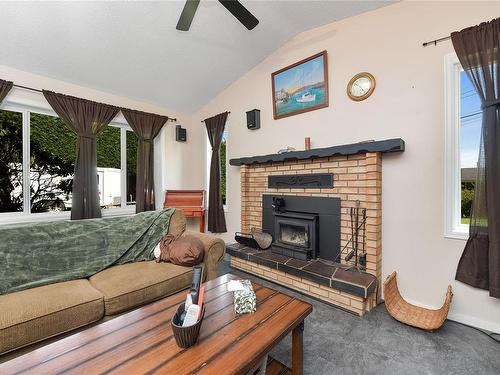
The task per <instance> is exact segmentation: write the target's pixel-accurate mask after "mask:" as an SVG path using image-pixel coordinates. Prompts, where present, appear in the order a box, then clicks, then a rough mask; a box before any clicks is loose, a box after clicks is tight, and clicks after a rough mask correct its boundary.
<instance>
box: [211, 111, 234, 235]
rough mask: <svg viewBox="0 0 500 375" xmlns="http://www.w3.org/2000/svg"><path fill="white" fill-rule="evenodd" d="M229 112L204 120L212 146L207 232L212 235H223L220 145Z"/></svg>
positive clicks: (224, 226) (224, 229)
mask: <svg viewBox="0 0 500 375" xmlns="http://www.w3.org/2000/svg"><path fill="white" fill-rule="evenodd" d="M228 114H229V112H224V113H220V114H218V115H216V116H214V117H210V118H207V119H206V120H205V126H206V127H207V134H208V139H209V141H210V145H211V146H212V159H211V161H210V183H209V184H210V185H209V190H208V230H209V231H210V232H213V233H225V232H227V229H226V218H225V217H224V207H223V205H222V197H221V191H220V154H219V152H220V144H221V142H222V136H223V134H224V127H225V126H226V120H227V115H228Z"/></svg>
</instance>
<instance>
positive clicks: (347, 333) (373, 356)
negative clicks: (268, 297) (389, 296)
mask: <svg viewBox="0 0 500 375" xmlns="http://www.w3.org/2000/svg"><path fill="white" fill-rule="evenodd" d="M226 273H233V274H236V275H238V276H241V277H243V278H248V279H251V280H253V281H257V282H259V283H260V284H262V285H265V286H270V287H273V288H275V289H278V290H280V291H283V292H285V293H288V294H290V295H293V296H295V297H298V298H300V299H302V300H304V301H307V302H309V303H311V304H312V305H313V312H312V313H311V315H309V317H308V318H307V319H306V322H305V330H304V372H305V374H311V375H312V374H314V375H322V374H325V375H326V374H328V375H330V374H339V375H342V374H349V375H350V374H357V375H358V374H454V375H457V374H475V375H479V374H492V375H493V374H494V375H499V374H500V344H499V343H497V342H495V341H494V340H493V339H491V338H490V337H488V336H487V335H485V334H483V333H481V332H479V331H477V330H476V329H473V328H471V327H467V326H464V325H462V324H459V323H456V322H452V321H446V322H445V324H444V325H443V327H442V328H441V329H440V330H439V331H437V332H434V333H430V332H426V331H422V330H419V329H416V328H413V327H409V326H406V325H404V324H401V323H399V322H397V321H396V320H394V319H393V318H392V317H390V316H389V314H388V313H387V311H386V310H385V307H384V305H383V304H381V305H379V306H377V307H376V308H375V309H374V310H372V311H371V312H370V313H368V314H366V315H365V316H364V317H362V318H360V317H358V316H355V315H353V314H350V313H347V312H345V311H342V310H340V309H337V308H335V307H332V306H330V305H327V304H325V303H322V302H319V301H316V300H313V299H310V298H307V297H306V296H304V295H302V294H299V293H295V292H293V291H291V290H290V289H286V288H283V287H280V286H278V285H276V284H272V283H270V282H267V281H265V280H262V279H259V278H257V277H254V276H252V275H249V274H247V273H244V272H240V271H238V270H234V269H232V268H231V267H230V265H229V263H228V262H227V261H225V262H222V263H221V264H220V267H219V274H220V275H222V274H226ZM270 354H271V356H273V357H274V358H276V359H278V360H279V361H281V362H282V363H284V364H286V365H288V366H291V337H290V335H289V336H288V337H286V338H285V339H284V340H283V341H282V342H281V343H280V344H279V345H278V346H277V347H276V348H274V350H273V351H272V352H271V353H270Z"/></svg>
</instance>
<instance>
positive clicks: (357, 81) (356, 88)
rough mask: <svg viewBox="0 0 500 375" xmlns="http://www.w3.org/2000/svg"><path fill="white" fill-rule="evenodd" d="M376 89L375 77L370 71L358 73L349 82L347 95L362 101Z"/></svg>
mask: <svg viewBox="0 0 500 375" xmlns="http://www.w3.org/2000/svg"><path fill="white" fill-rule="evenodd" d="M373 90H375V77H374V76H373V75H371V74H370V73H368V72H362V73H359V74H356V75H355V76H354V77H352V78H351V80H350V81H349V83H348V84H347V96H349V98H351V99H352V100H354V101H357V102H360V101H361V100H365V99H366V98H368V97H369V96H370V95H371V94H372V93H373Z"/></svg>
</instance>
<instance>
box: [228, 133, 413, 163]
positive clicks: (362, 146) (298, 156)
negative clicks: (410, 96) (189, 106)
mask: <svg viewBox="0 0 500 375" xmlns="http://www.w3.org/2000/svg"><path fill="white" fill-rule="evenodd" d="M404 150H405V142H404V141H403V140H402V139H401V138H394V139H386V140H383V141H370V142H359V143H351V144H348V145H340V146H333V147H325V148H315V149H312V150H306V151H290V152H284V153H282V154H269V155H260V156H249V157H245V158H237V159H231V160H229V164H230V165H237V166H240V165H244V164H262V163H271V162H280V161H290V160H305V159H314V158H326V157H330V156H339V155H341V156H345V155H355V154H360V153H366V152H402V151H404Z"/></svg>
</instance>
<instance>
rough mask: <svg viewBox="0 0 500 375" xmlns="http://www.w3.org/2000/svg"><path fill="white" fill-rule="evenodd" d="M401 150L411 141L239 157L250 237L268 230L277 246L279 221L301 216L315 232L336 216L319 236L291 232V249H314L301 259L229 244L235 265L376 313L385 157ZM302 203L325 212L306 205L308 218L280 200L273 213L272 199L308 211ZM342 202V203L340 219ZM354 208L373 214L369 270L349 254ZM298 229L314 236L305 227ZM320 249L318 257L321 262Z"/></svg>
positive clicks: (367, 233)
mask: <svg viewBox="0 0 500 375" xmlns="http://www.w3.org/2000/svg"><path fill="white" fill-rule="evenodd" d="M401 151H404V141H403V140H401V139H390V140H385V141H377V142H364V143H356V144H350V145H343V146H334V147H328V148H322V149H314V150H308V151H295V152H288V153H285V154H272V155H264V156H255V157H248V158H239V159H231V160H230V164H231V165H235V166H239V167H240V174H241V231H242V232H247V233H248V232H250V231H251V229H252V228H259V229H264V231H267V232H272V233H270V234H272V235H273V241H274V242H275V243H277V242H279V241H280V239H279V238H277V237H278V236H279V234H278V232H277V231H276V228H275V225H278V224H276V223H279V222H280V221H279V220H281V221H282V222H284V223H285V224H284V225H289V224H288V223H293V219H294V215H295V216H297V215H298V219H300V220H302V221H303V222H304V223H305V224H304V228H306V229H307V228H309V227H308V225H314V228H316V226H317V225H318V223H314V224H312V223H313V222H315V220H316V221H318V222H319V221H321V219H319V218H321V215H328V216H326V217H327V219H323V221H321V223H319V224H321V225H323V227H324V228H323V232H317V233H316V232H314V230H316V229H314V230H313V229H311V228H313V227H312V226H311V227H310V228H309V229H307V230H308V231H309V232H308V233H309V234H307V235H300V234H298V235H294V237H293V238H292V239H291V237H290V233H288V232H289V231H290V229H289V228H285V230H287V231H288V232H285V233H284V236H285V237H286V238H285V240H284V243H285V244H287V243H289V244H291V249H292V250H293V249H294V248H297V249H298V250H300V247H301V246H302V248H304V249H306V250H307V251H309V252H308V253H307V252H306V250H304V251H303V252H300V251H297V254H295V253H294V252H293V251H290V252H287V251H286V250H285V251H281V253H280V251H279V250H280V249H277V250H278V251H275V250H276V248H275V249H274V250H273V251H271V250H265V251H259V250H256V249H252V248H246V247H245V246H242V245H239V244H236V245H229V246H228V253H229V254H230V255H231V265H232V266H233V267H235V268H238V269H241V270H243V271H245V272H249V273H252V274H255V275H257V276H259V277H262V278H265V279H269V280H271V281H273V282H276V283H278V284H282V285H284V286H286V287H289V288H291V289H295V290H297V291H299V292H302V293H304V294H307V295H310V296H312V297H315V298H317V299H320V300H323V301H325V302H328V303H331V304H334V305H336V306H338V307H341V308H343V309H346V310H349V311H351V312H354V313H356V314H359V315H363V314H364V313H366V312H367V311H370V310H371V309H372V308H373V307H374V306H375V305H376V303H377V300H378V298H379V295H380V290H379V288H377V285H381V262H382V243H381V229H382V159H383V154H384V153H387V152H401ZM300 197H314V198H316V199H313V202H316V203H317V204H318V208H314V207H313V208H309V206H304V207H306V208H304V211H305V212H300V210H298V209H297V208H292V209H288V210H286V209H282V208H280V207H278V208H276V207H275V205H276V204H277V205H278V206H279V205H280V203H279V202H278V203H276V202H274V204H273V207H274V209H273V212H269V201H270V200H273V199H274V200H276V199H278V201H279V199H281V198H283V200H284V202H283V204H288V205H293V204H295V205H297V204H299V206H300V205H305V204H306V203H303V202H305V201H307V200H304V199H298V198H300ZM321 198H322V199H326V200H325V201H321ZM327 198H335V199H330V200H328V199H327ZM266 201H267V203H266ZM294 202H295V203H294ZM297 202H299V203H297ZM335 202H336V203H335ZM335 204H337V206H338V205H340V208H337V212H338V213H337V214H336V213H335V212H336V208H335ZM266 207H268V208H267V210H266ZM352 207H357V208H358V209H366V211H365V212H366V216H365V217H366V219H365V221H363V223H364V224H363V225H364V227H363V228H364V231H363V235H362V238H361V241H362V245H363V247H362V253H363V254H362V255H363V267H362V269H361V271H360V270H359V267H358V268H357V269H354V268H349V266H351V265H353V261H352V259H349V260H346V258H348V257H346V255H345V253H346V250H349V249H350V248H351V247H352V244H353V241H352V234H353V225H352V224H351V223H352V216H351V215H350V213H351V208H352ZM287 212H288V213H291V214H292V215H290V214H289V215H288V216H289V217H288V218H287V217H286V216H287V215H284V213H287ZM335 215H337V219H336V220H335V219H334V218H335ZM290 216H291V217H290ZM291 219H292V221H290V220H291ZM287 220H288V221H287ZM271 221H272V223H273V224H272V225H271V224H270V223H271ZM308 223H311V224H308ZM294 225H296V226H297V224H294ZM298 228H299V229H300V230H306V229H301V226H300V225H298ZM319 228H322V227H319ZM319 231H321V229H319ZM335 231H338V234H337V237H338V238H339V239H340V241H338V239H337V241H336V240H335V236H333V237H332V236H330V237H328V236H329V234H332V233H334V232H335ZM315 236H316V237H317V238H314V237H315ZM281 240H282V239H281ZM314 241H315V242H314ZM302 242H304V243H305V242H307V246H312V244H313V243H314V246H316V247H317V249H308V248H307V246H306V245H304V244H303V243H302ZM357 243H359V240H358V241H357ZM285 249H286V247H285ZM342 250H343V251H344V252H342ZM313 251H317V252H318V254H317V257H316V256H315V255H314V254H315V253H313ZM305 254H309V255H307V256H306V255H305Z"/></svg>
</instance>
